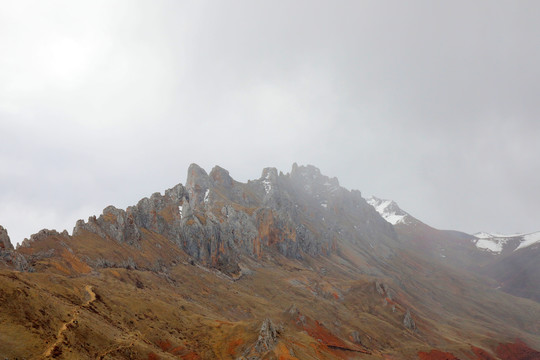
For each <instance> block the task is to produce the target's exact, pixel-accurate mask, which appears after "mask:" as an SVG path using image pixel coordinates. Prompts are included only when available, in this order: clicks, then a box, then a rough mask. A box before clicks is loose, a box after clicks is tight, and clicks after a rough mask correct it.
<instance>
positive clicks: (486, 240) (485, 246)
mask: <svg viewBox="0 0 540 360" xmlns="http://www.w3.org/2000/svg"><path fill="white" fill-rule="evenodd" d="M474 237H475V238H476V239H477V240H476V241H475V245H476V247H477V248H479V249H482V250H486V251H489V252H492V253H494V254H497V255H499V254H505V253H509V252H512V251H516V250H519V249H525V248H527V247H530V246H533V245H538V244H539V243H540V232H535V233H530V234H514V235H502V234H490V233H485V232H479V233H476V234H474Z"/></svg>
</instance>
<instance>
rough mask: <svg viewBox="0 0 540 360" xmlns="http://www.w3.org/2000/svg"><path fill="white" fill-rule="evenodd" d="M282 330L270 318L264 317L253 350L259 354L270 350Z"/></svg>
mask: <svg viewBox="0 0 540 360" xmlns="http://www.w3.org/2000/svg"><path fill="white" fill-rule="evenodd" d="M281 332H282V330H281V329H280V328H279V327H277V326H275V325H274V323H273V322H272V320H270V319H268V318H266V319H264V321H263V323H262V325H261V330H260V331H259V338H258V339H257V342H256V343H255V351H257V352H258V353H259V354H264V353H265V352H267V351H270V350H272V349H273V348H274V346H275V345H276V344H277V342H278V336H279V334H280V333H281Z"/></svg>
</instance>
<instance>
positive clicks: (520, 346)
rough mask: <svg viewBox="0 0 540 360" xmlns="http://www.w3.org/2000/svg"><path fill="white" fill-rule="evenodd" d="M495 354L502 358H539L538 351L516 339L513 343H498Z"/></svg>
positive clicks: (535, 359) (522, 359)
mask: <svg viewBox="0 0 540 360" xmlns="http://www.w3.org/2000/svg"><path fill="white" fill-rule="evenodd" d="M497 356H499V357H500V358H501V359H502V360H539V359H540V352H538V351H536V350H533V349H531V348H530V347H528V346H527V344H525V343H524V342H523V341H521V340H519V339H518V340H516V342H515V343H513V344H512V343H508V344H499V346H497Z"/></svg>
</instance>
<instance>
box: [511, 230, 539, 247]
mask: <svg viewBox="0 0 540 360" xmlns="http://www.w3.org/2000/svg"><path fill="white" fill-rule="evenodd" d="M534 244H540V231H539V232H535V233H531V234H527V235H525V236H523V240H522V241H521V243H520V244H519V246H518V247H517V248H516V250H519V249H523V248H526V247H529V246H531V245H534ZM516 250H514V251H516Z"/></svg>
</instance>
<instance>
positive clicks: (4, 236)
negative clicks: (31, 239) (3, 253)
mask: <svg viewBox="0 0 540 360" xmlns="http://www.w3.org/2000/svg"><path fill="white" fill-rule="evenodd" d="M0 250H13V245H12V244H11V240H10V239H9V235H8V232H7V230H6V229H5V228H4V227H3V226H1V225H0Z"/></svg>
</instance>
